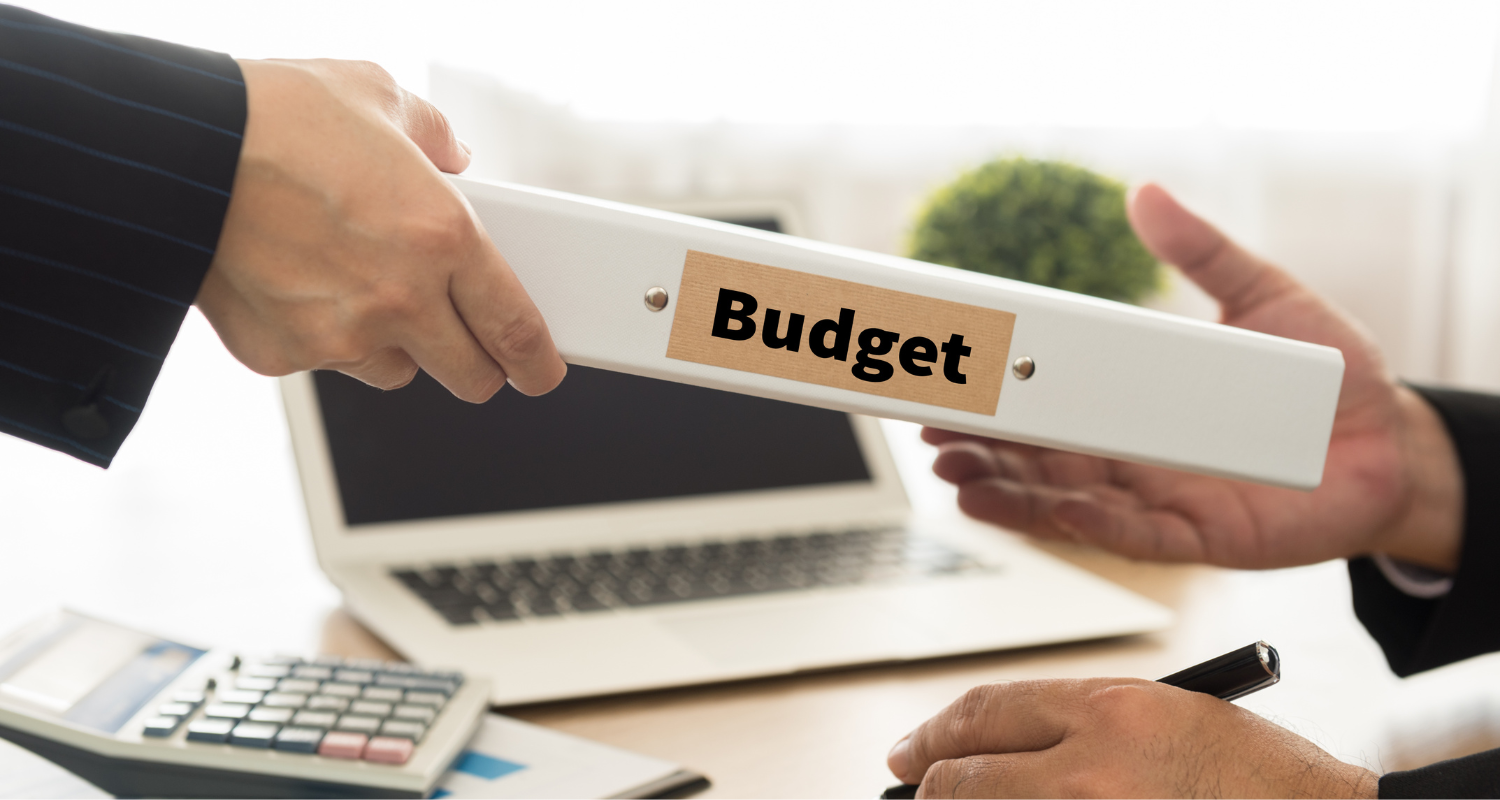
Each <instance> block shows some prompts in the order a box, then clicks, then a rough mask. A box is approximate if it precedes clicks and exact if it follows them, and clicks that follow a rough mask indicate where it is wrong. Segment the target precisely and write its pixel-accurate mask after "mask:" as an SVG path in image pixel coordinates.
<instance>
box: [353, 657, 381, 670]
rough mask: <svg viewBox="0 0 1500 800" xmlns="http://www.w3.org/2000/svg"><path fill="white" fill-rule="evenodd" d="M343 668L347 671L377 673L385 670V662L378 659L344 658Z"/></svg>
mask: <svg viewBox="0 0 1500 800" xmlns="http://www.w3.org/2000/svg"><path fill="white" fill-rule="evenodd" d="M344 666H346V667H348V668H349V669H362V670H366V671H368V672H379V671H381V670H383V669H385V662H384V661H381V660H380V659H378V658H346V659H344Z"/></svg>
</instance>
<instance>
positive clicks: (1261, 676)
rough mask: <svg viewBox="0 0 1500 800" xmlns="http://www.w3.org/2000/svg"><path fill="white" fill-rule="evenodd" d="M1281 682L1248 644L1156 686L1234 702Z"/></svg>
mask: <svg viewBox="0 0 1500 800" xmlns="http://www.w3.org/2000/svg"><path fill="white" fill-rule="evenodd" d="M1279 680H1281V656H1279V655H1277V654H1276V648H1274V647H1272V646H1270V645H1268V644H1266V643H1265V642H1256V643H1255V644H1247V645H1245V646H1244V647H1241V648H1240V649H1238V650H1231V651H1229V652H1228V653H1225V654H1224V655H1222V656H1219V657H1217V658H1210V659H1209V660H1207V661H1205V662H1203V663H1202V664H1199V665H1197V666H1194V667H1188V668H1187V669H1185V670H1183V671H1181V672H1174V673H1172V674H1171V675H1168V676H1167V677H1165V678H1162V679H1160V680H1158V681H1157V683H1165V684H1166V685H1168V686H1176V687H1177V688H1179V689H1186V690H1188V691H1190V692H1202V693H1203V694H1211V695H1213V696H1214V697H1217V698H1219V699H1220V700H1237V699H1239V698H1241V697H1244V696H1245V695H1247V694H1250V693H1251V692H1258V691H1260V690H1261V689H1264V688H1266V687H1267V686H1275V685H1276V682H1277V681H1279ZM916 796H917V784H915V783H903V784H901V785H900V786H892V787H891V788H889V789H886V790H885V791H884V792H883V793H882V794H881V795H880V797H881V800H911V798H914V797H916Z"/></svg>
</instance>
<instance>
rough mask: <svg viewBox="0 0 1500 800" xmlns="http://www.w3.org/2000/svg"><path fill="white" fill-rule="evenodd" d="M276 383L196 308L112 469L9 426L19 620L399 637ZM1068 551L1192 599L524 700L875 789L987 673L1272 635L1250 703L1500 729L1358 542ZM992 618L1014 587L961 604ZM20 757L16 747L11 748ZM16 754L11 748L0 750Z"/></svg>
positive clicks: (1118, 670) (1364, 747)
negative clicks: (907, 645)
mask: <svg viewBox="0 0 1500 800" xmlns="http://www.w3.org/2000/svg"><path fill="white" fill-rule="evenodd" d="M279 405H280V404H279V400H278V398H277V395H276V393H275V387H274V385H273V384H272V383H271V382H269V381H266V380H265V379H262V378H258V377H256V376H254V375H252V374H250V373H248V372H247V371H245V370H244V369H243V368H241V367H239V366H238V365H237V364H235V363H234V362H233V361H232V360H230V359H229V357H228V356H227V355H226V354H225V353H224V352H223V350H222V348H221V347H220V346H219V344H218V341H217V339H216V338H215V337H214V334H213V333H212V331H211V330H209V329H208V327H207V325H206V324H204V323H203V321H202V320H201V318H199V317H198V316H197V315H196V314H194V315H192V316H191V317H190V318H189V323H188V326H187V329H186V331H185V332H184V334H183V336H182V337H180V339H179V340H178V343H177V345H176V346H175V347H174V349H173V351H172V356H171V357H170V358H169V359H168V360H167V364H166V368H165V370H164V372H163V376H162V380H161V382H160V383H159V384H158V388H157V391H156V393H155V394H154V395H153V397H152V399H151V403H150V405H149V406H148V407H147V409H146V413H145V415H144V418H143V419H142V422H141V424H140V426H139V427H138V429H137V431H136V433H135V434H134V435H133V436H132V438H131V440H130V441H129V442H128V443H127V444H126V448H125V451H124V452H123V453H122V454H121V457H120V458H119V460H118V461H117V463H116V466H115V467H114V468H112V469H110V470H109V471H108V472H103V471H100V470H97V469H95V468H93V467H89V466H86V465H83V464H81V463H78V462H74V461H73V460H72V459H69V458H67V457H65V456H60V455H57V454H55V453H51V452H49V451H44V450H42V449H41V448H37V447H34V446H32V445H28V444H24V443H21V442H18V441H16V440H10V439H6V438H5V437H0V548H3V549H0V630H9V629H11V628H14V627H16V626H18V625H20V624H21V623H22V622H24V621H25V620H26V619H28V618H31V617H34V616H37V615H39V614H41V613H43V612H44V611H46V610H47V609H49V608H52V607H55V606H57V605H68V606H71V607H74V608H77V609H79V610H81V611H85V612H88V613H93V614H98V615H101V616H105V617H108V618H112V619H116V620H119V621H121V622H124V623H126V624H130V625H134V626H137V627H141V628H145V629H149V630H153V631H157V632H160V633H162V634H164V635H169V636H175V637H179V638H182V639H184V640H187V641H197V642H202V643H225V644H232V645H233V646H236V647H239V648H242V649H243V650H245V651H246V652H267V651H283V652H287V651H290V652H310V651H314V650H327V651H332V652H340V653H345V654H351V655H352V654H384V653H385V652H387V651H385V650H384V646H383V645H382V644H380V643H379V642H378V641H376V640H374V639H373V638H372V637H371V636H370V635H369V634H368V633H367V632H365V631H364V629H363V628H361V627H360V626H359V625H358V623H356V622H354V621H353V620H352V619H350V618H349V617H348V616H347V615H346V614H344V613H343V612H342V611H341V610H339V605H338V603H339V601H338V593H337V592H336V591H335V590H334V589H333V588H332V587H331V586H330V585H329V584H328V582H327V580H326V579H325V578H324V577H323V576H322V574H321V573H320V572H319V571H318V569H317V566H316V563H315V562H314V560H313V554H312V550H311V546H310V544H309V542H308V539H307V532H306V523H305V520H304V518H303V515H302V511H301V498H300V494H299V491H298V489H297V484H296V478H295V473H294V468H293V465H292V461H291V455H290V447H289V444H288V442H287V438H286V433H285V429H284V423H283V422H282V419H281V412H280V407H279ZM893 430H894V433H895V434H896V435H895V436H894V437H893V442H892V444H893V447H894V448H895V450H896V453H897V458H898V461H899V462H900V464H901V466H902V470H903V474H904V475H905V477H906V479H907V482H908V486H909V488H910V490H911V493H912V497H913V503H914V505H916V506H917V507H918V508H919V509H921V510H923V511H924V512H926V513H952V512H951V508H952V498H951V492H950V490H948V489H947V487H945V486H943V485H942V484H941V483H939V482H937V481H936V480H934V479H932V478H931V477H930V476H929V474H928V472H927V462H928V461H929V460H930V453H929V452H928V451H927V450H926V449H925V448H924V447H923V446H922V445H921V444H920V443H919V442H915V441H914V440H913V439H912V438H911V436H910V433H911V432H910V430H906V431H905V432H904V433H903V432H902V429H900V428H895V429H893ZM1046 549H1048V550H1049V551H1051V552H1053V553H1054V554H1056V555H1058V556H1060V557H1062V558H1065V559H1067V560H1069V561H1072V562H1073V563H1075V564H1078V565H1080V566H1082V567H1084V568H1085V569H1089V570H1092V571H1094V572H1096V573H1098V574H1100V575H1103V576H1104V577H1106V578H1108V579H1110V580H1113V581H1115V582H1117V583H1120V584H1122V585H1124V586H1126V587H1128V588H1130V589H1133V590H1134V591H1137V592H1139V593H1141V594H1143V595H1146V596H1147V597H1151V598H1153V599H1155V600H1157V601H1158V602H1161V603H1164V604H1166V605H1168V606H1171V607H1172V608H1174V609H1176V610H1177V612H1178V614H1179V619H1178V622H1177V624H1176V625H1175V626H1173V627H1172V628H1171V629H1169V630H1167V631H1164V632H1162V633H1159V634H1153V635H1149V636H1141V637H1132V638H1126V639H1121V640H1113V641H1104V642H1091V643H1082V644H1074V645H1064V646H1057V647H1045V648H1036V649H1031V650H1024V651H1019V652H1009V653H997V654H989V655H981V656H971V657H963V658H953V659H946V660H941V661H932V662H925V663H918V664H908V665H900V666H878V667H868V668H862V669H851V670H841V671H836V672H827V673H821V674H814V675H804V676H797V677H791V678H778V679H768V680H761V681H752V682H746V683H740V684H734V685H727V686H713V687H703V688H693V689H680V690H674V691H665V692H654V693H650V694H643V695H636V696H630V697H617V698H606V699H597V700H581V701H575V702H568V703H552V704H547V705H538V706H530V707H524V708H516V709H507V713H511V714H513V715H515V716H518V717H521V718H523V719H526V720H530V721H532V722H537V723H540V724H543V725H547V726H550V727H553V728H557V729H559V730H563V731H567V732H569V733H574V734H577V735H580V736H585V737H588V738H591V739H595V740H598V741H602V742H607V743H610V744H614V745H617V746H620V747H624V748H628V749H632V750H636V751H640V752H643V753H648V754H650V755H654V756H659V757H661V758H666V759H670V760H673V761H676V762H679V763H681V764H684V765H687V766H690V767H692V768H694V769H697V770H699V771H702V772H704V773H705V774H707V775H709V776H710V777H711V778H712V779H713V781H714V787H713V788H712V789H711V790H709V792H708V793H707V795H708V796H712V797H873V796H875V795H876V794H878V793H879V791H880V790H881V789H882V788H883V787H884V786H886V785H887V784H889V783H890V782H891V778H890V776H889V775H888V774H887V773H886V771H885V767H884V758H885V752H886V750H887V748H889V747H890V745H891V744H892V743H894V742H895V740H896V739H897V738H899V737H900V736H901V735H902V734H903V733H905V732H906V731H907V730H909V729H910V728H911V727H912V726H914V725H916V724H917V723H919V722H921V721H922V720H923V719H925V718H926V717H927V716H928V715H930V714H932V713H933V712H935V711H937V710H938V709H939V708H941V707H942V706H944V705H946V704H947V703H948V702H950V701H952V700H953V699H954V698H956V697H957V696H958V695H959V694H960V693H962V692H963V691H964V690H965V689H966V688H968V687H969V686H972V685H974V684H978V683H982V682H986V681H994V680H1013V679H1025V678H1039V677H1087V676H1095V675H1127V676H1136V677H1145V678H1157V677H1160V676H1162V675H1166V674H1168V673H1171V672H1174V671H1176V670H1178V669H1180V668H1182V667H1184V666H1187V665H1189V664H1192V663H1196V662H1197V661H1200V660H1202V659H1204V658H1207V657H1209V656H1213V655H1218V654H1219V653H1221V652H1224V651H1226V650H1229V649H1231V648H1233V647H1237V646H1240V645H1243V644H1246V643H1248V642H1250V641H1253V640H1255V639H1266V640H1268V641H1270V642H1272V643H1273V644H1275V645H1276V646H1277V647H1278V648H1279V649H1280V650H1281V652H1282V654H1283V656H1284V659H1285V668H1284V676H1285V677H1284V679H1283V681H1282V683H1281V684H1280V685H1279V686H1277V687H1275V688H1273V689H1271V690H1269V691H1266V692H1262V693H1260V694H1257V695H1255V696H1253V697H1251V698H1247V699H1246V700H1245V701H1243V704H1244V705H1245V706H1247V707H1249V708H1251V709H1253V710H1255V711H1257V712H1259V713H1262V714H1265V715H1267V716H1269V717H1270V718H1272V719H1274V720H1276V721H1277V722H1279V723H1281V724H1283V725H1285V726H1287V727H1289V728H1291V729H1293V730H1295V731H1297V732H1298V733H1301V734H1303V735H1305V736H1308V737H1310V738H1312V739H1313V740H1314V741H1316V742H1318V743H1319V744H1321V745H1323V746H1324V747H1325V748H1327V749H1329V750H1330V751H1331V752H1333V753H1335V754H1336V755H1338V756H1340V757H1342V758H1345V759H1348V760H1351V761H1357V762H1360V763H1364V764H1366V765H1369V766H1370V767H1372V768H1374V769H1384V770H1389V769H1401V768H1406V767H1411V766H1416V765H1419V764H1423V763H1428V762H1430V761H1433V760H1436V759H1439V758H1446V757H1451V756H1453V755H1459V754H1463V753H1468V752H1474V751H1477V750H1480V749H1486V748H1489V747H1495V746H1500V681H1495V680H1493V678H1494V676H1496V674H1497V667H1500V660H1497V658H1496V657H1488V658H1482V659H1475V660H1472V661H1469V662H1465V663H1463V664H1456V665H1452V666H1450V667H1447V668H1444V669H1441V670H1437V671H1435V672H1432V673H1428V674H1425V675H1420V676H1417V677H1415V678H1411V679H1407V680H1405V681H1402V680H1398V679H1396V678H1395V677H1393V676H1392V675H1391V674H1390V673H1389V671H1388V670H1387V669H1386V667H1385V663H1384V660H1383V659H1382V657H1381V655H1380V652H1379V650H1378V648H1377V647H1376V646H1375V644H1374V643H1373V642H1372V641H1371V640H1370V639H1369V638H1368V637H1367V636H1366V635H1365V634H1364V631H1363V629H1361V628H1360V627H1359V624H1358V623H1357V621H1356V620H1355V619H1354V616H1353V613H1352V612H1351V611H1350V608H1349V597H1348V593H1349V592H1348V581H1347V579H1346V578H1345V576H1344V572H1343V569H1344V567H1343V565H1342V564H1323V565H1317V566H1312V567H1305V568H1300V569H1291V570H1278V571H1273V572H1260V573H1242V572H1231V571H1225V570H1218V569H1213V568H1208V567H1197V566H1163V565H1153V564H1136V563H1130V562H1126V561H1124V560H1121V559H1117V558H1114V557H1112V556H1108V555H1105V554H1102V553H1098V552H1095V551H1089V550H1082V549H1079V548H1074V547H1067V546H1048V547H1047V548H1046ZM954 613H957V614H964V615H966V616H968V617H970V618H972V619H973V621H974V624H976V625H983V624H988V623H989V622H990V621H993V620H999V619H1003V617H1004V615H1005V614H1007V613H1013V612H1012V611H1011V610H1010V609H1003V608H993V609H990V608H985V609H977V608H970V609H954ZM0 756H3V754H0ZM0 763H3V758H0Z"/></svg>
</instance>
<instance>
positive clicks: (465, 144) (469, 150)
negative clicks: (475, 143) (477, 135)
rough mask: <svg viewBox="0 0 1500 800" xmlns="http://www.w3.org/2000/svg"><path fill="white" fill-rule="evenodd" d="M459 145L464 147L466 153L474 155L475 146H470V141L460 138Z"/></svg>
mask: <svg viewBox="0 0 1500 800" xmlns="http://www.w3.org/2000/svg"><path fill="white" fill-rule="evenodd" d="M458 146H459V147H462V148H463V149H464V152H465V153H468V154H469V155H471V156H472V155H474V148H472V147H470V146H469V143H468V142H466V141H464V140H463V139H459V140H458Z"/></svg>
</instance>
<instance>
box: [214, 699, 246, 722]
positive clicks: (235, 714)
mask: <svg viewBox="0 0 1500 800" xmlns="http://www.w3.org/2000/svg"><path fill="white" fill-rule="evenodd" d="M249 713H250V706H247V705H245V704H244V703H209V704H208V707H207V708H205V709H203V716H205V717H217V718H218V719H244V718H245V715H246V714H249Z"/></svg>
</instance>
